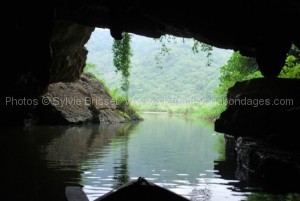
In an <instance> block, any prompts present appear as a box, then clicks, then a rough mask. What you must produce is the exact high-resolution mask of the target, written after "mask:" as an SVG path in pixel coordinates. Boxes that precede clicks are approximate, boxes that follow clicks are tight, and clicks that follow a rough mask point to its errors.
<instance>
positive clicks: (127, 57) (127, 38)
mask: <svg viewBox="0 0 300 201" xmlns="http://www.w3.org/2000/svg"><path fill="white" fill-rule="evenodd" d="M122 36H123V38H122V39H121V40H114V43H113V46H112V51H113V62H114V66H115V67H116V72H121V74H122V86H121V89H122V90H123V91H124V92H125V96H126V99H127V100H128V90H129V85H130V83H129V76H130V69H131V56H132V55H133V54H132V50H131V45H130V44H131V35H130V34H129V33H123V34H122Z"/></svg>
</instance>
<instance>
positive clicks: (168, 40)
mask: <svg viewBox="0 0 300 201" xmlns="http://www.w3.org/2000/svg"><path fill="white" fill-rule="evenodd" d="M154 40H155V41H159V42H160V43H161V49H160V52H159V53H157V54H156V55H155V61H156V64H157V66H159V67H160V68H162V67H163V65H162V63H163V62H162V60H163V58H165V57H166V56H168V55H170V53H171V50H172V48H171V46H172V45H174V44H176V43H177V42H178V40H177V38H176V37H175V36H171V35H163V36H161V37H160V38H159V39H154ZM192 41H193V46H192V48H191V50H192V52H193V53H194V54H198V53H199V52H205V53H207V54H206V57H207V63H206V66H210V65H211V62H212V59H211V55H212V51H213V47H212V46H211V45H208V44H205V43H201V42H199V41H197V40H196V39H192ZM182 43H183V44H184V43H185V39H184V38H182Z"/></svg>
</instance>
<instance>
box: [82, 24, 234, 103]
mask: <svg viewBox="0 0 300 201" xmlns="http://www.w3.org/2000/svg"><path fill="white" fill-rule="evenodd" d="M112 43H113V38H112V37H111V36H110V33H109V30H104V29H96V30H95V31H94V33H93V34H92V36H91V39H90V40H89V42H88V43H87V44H86V47H87V49H88V50H89V54H88V59H87V63H93V64H96V69H95V70H94V71H93V73H94V74H96V76H98V77H99V78H100V79H102V80H103V81H104V82H105V83H106V84H107V85H108V86H109V87H110V88H116V87H120V80H121V79H120V75H119V74H116V73H115V67H114V66H113V57H112V50H111V47H112ZM166 44H167V47H168V48H170V49H171V51H170V55H167V56H165V57H163V58H162V59H161V63H162V67H160V66H158V64H157V63H156V60H155V57H156V56H157V55H159V53H160V51H161V46H162V45H161V43H160V42H159V41H155V40H154V39H151V38H146V37H142V36H138V35H133V37H132V49H133V57H132V70H131V77H130V92H129V96H130V98H131V99H132V100H139V101H143V102H145V101H165V100H167V101H174V102H175V101H179V102H182V101H201V100H203V99H213V98H214V97H215V95H214V92H213V91H214V90H215V89H216V88H217V87H218V85H219V75H220V73H219V68H220V67H221V66H223V65H224V64H225V63H226V62H227V60H228V59H229V57H230V56H231V54H232V51H230V50H223V49H218V48H214V50H213V53H212V56H211V65H210V66H207V53H205V52H201V51H200V52H199V53H197V54H194V53H193V52H192V46H193V41H192V40H191V39H184V42H183V39H182V38H176V39H174V40H171V41H170V42H166Z"/></svg>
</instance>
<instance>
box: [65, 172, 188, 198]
mask: <svg viewBox="0 0 300 201" xmlns="http://www.w3.org/2000/svg"><path fill="white" fill-rule="evenodd" d="M78 189H79V188H78V187H77V190H74V189H72V187H67V188H66V196H67V198H68V201H88V199H87V197H86V195H85V194H84V192H83V191H82V193H83V194H84V195H82V193H80V192H79V191H78ZM84 197H86V198H84ZM95 201H188V199H187V198H185V197H183V196H181V195H178V194H176V193H174V192H172V191H170V190H168V189H165V188H163V187H160V186H158V185H156V184H154V183H152V182H149V181H147V180H146V179H145V178H142V177H140V178H138V179H137V180H133V181H130V182H128V183H126V184H124V185H122V186H120V187H118V188H117V189H114V190H112V191H110V192H108V193H107V194H104V195H103V196H101V197H99V198H97V199H96V200H95Z"/></svg>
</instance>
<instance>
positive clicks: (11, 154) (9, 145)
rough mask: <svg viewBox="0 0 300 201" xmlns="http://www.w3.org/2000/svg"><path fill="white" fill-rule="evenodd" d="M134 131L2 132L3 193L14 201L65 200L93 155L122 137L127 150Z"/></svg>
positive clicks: (114, 127) (117, 126)
mask: <svg viewBox="0 0 300 201" xmlns="http://www.w3.org/2000/svg"><path fill="white" fill-rule="evenodd" d="M134 128H136V124H135V125H131V124H128V125H127V124H114V125H100V126H99V125H88V126H39V127H30V128H26V129H22V128H8V129H4V130H3V131H4V133H5V135H2V137H1V141H0V145H1V146H0V147H1V156H2V157H1V158H2V163H3V165H2V169H3V171H2V172H4V173H5V175H4V178H3V180H2V181H3V184H5V189H4V190H5V192H6V193H7V194H9V195H13V196H14V198H15V199H16V200H32V201H35V200H44V201H48V200H49V201H50V200H51V201H52V200H65V193H64V191H65V187H66V186H68V185H80V183H81V173H82V165H83V164H84V163H85V161H86V160H88V159H91V158H92V157H97V155H95V154H94V155H93V154H92V153H93V152H95V151H97V150H99V149H100V150H101V149H103V148H104V147H105V146H108V145H109V143H110V142H111V141H113V140H114V139H115V138H120V137H122V136H125V137H126V144H125V145H126V146H127V138H128V137H129V133H130V132H131V131H133V129H134ZM126 146H124V147H123V148H122V153H124V154H123V155H122V157H121V158H122V160H121V164H124V165H123V166H122V165H121V166H120V170H122V171H120V173H119V175H125V177H124V178H123V181H125V179H126V177H128V171H127V169H128V168H127V158H128V156H127V154H128V153H127V147H126ZM98 157H99V155H98ZM88 168H92V167H91V166H90V167H88ZM126 175H127V176H126ZM119 180H120V181H121V178H119ZM16 192H17V193H16Z"/></svg>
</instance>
